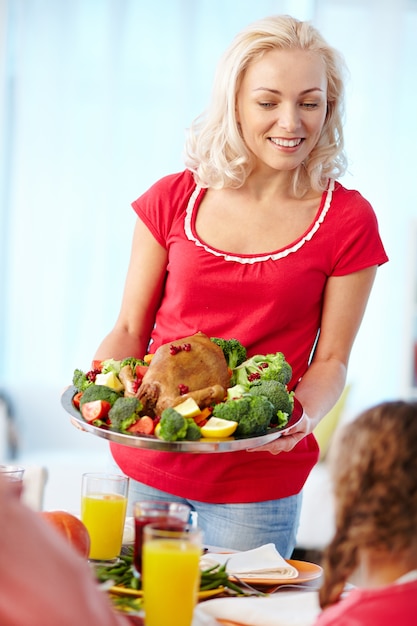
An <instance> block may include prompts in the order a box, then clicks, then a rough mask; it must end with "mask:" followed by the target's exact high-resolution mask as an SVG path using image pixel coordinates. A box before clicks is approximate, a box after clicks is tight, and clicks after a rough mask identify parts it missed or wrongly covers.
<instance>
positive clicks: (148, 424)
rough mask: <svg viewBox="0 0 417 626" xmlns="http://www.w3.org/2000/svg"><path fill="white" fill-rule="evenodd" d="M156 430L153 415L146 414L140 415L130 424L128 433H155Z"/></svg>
mask: <svg viewBox="0 0 417 626" xmlns="http://www.w3.org/2000/svg"><path fill="white" fill-rule="evenodd" d="M154 430H155V423H154V421H153V419H152V418H151V417H149V416H148V415H144V416H143V417H140V418H139V419H138V421H137V422H135V423H134V424H132V426H129V428H128V429H127V432H128V433H134V434H135V435H153V433H154Z"/></svg>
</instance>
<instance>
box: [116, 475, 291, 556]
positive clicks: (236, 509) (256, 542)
mask: <svg viewBox="0 0 417 626" xmlns="http://www.w3.org/2000/svg"><path fill="white" fill-rule="evenodd" d="M301 499H302V496H301V493H300V494H297V495H295V496H290V497H288V498H282V499H280V500H267V501H266V502H249V503H243V504H208V503H206V502H199V501H198V500H187V499H186V498H179V497H177V496H173V495H171V494H170V493H167V492H165V491H159V490H158V489H153V488H152V487H148V486H147V485H143V484H142V483H138V482H136V481H135V480H132V479H130V487H129V513H128V514H129V515H131V514H132V510H133V502H135V501H137V500H169V501H171V502H185V503H187V504H189V505H190V506H191V509H192V511H193V512H195V513H193V516H194V517H195V514H196V515H197V523H198V526H199V527H200V528H202V530H203V533H204V535H203V537H204V539H203V540H204V544H205V545H208V546H216V547H220V548H231V549H232V550H249V549H251V548H257V547H259V546H261V545H264V544H266V543H273V544H275V546H276V549H277V550H278V552H279V553H280V554H281V556H283V557H284V558H286V559H289V558H290V557H291V554H292V552H293V549H294V547H295V542H296V534H297V528H298V523H299V518H300V510H301Z"/></svg>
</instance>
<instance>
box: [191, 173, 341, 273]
mask: <svg viewBox="0 0 417 626" xmlns="http://www.w3.org/2000/svg"><path fill="white" fill-rule="evenodd" d="M334 188H335V180H334V179H333V178H332V179H330V182H329V187H328V189H327V191H326V200H325V202H324V205H323V209H322V210H321V211H320V215H319V216H318V217H317V219H316V220H315V221H314V222H313V224H312V225H311V227H310V229H309V230H308V231H307V233H306V234H305V235H304V237H302V239H300V240H299V241H297V243H295V244H294V245H292V246H289V247H288V248H284V249H283V250H280V251H279V252H273V253H267V254H261V255H259V256H244V255H233V254H228V253H226V252H221V251H220V250H215V249H213V248H211V247H210V246H208V245H206V244H205V243H203V242H202V241H200V239H198V238H197V237H196V236H195V235H194V233H193V230H192V227H191V222H192V217H193V211H194V207H195V203H196V201H197V198H198V196H199V194H200V192H201V190H202V187H201V186H199V185H197V186H196V188H195V189H194V191H193V193H192V195H191V197H190V199H189V201H188V205H187V210H186V213H185V219H184V232H185V235H186V237H187V239H188V240H189V241H193V242H194V243H195V245H196V246H199V247H200V248H204V250H205V251H206V252H208V253H209V254H213V255H214V256H219V257H223V258H224V260H225V261H235V262H237V263H243V264H253V263H260V262H262V261H268V260H272V261H277V260H278V259H282V258H284V257H286V256H288V255H289V254H292V253H293V252H297V250H299V249H300V248H301V247H302V246H303V245H304V244H305V243H306V242H307V241H310V239H311V238H312V237H313V236H314V235H315V233H316V232H317V231H318V229H319V228H320V226H321V224H322V223H323V221H324V218H325V217H326V214H327V212H328V210H329V208H330V204H331V201H332V197H333V191H334Z"/></svg>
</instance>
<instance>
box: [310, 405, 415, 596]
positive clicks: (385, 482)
mask: <svg viewBox="0 0 417 626" xmlns="http://www.w3.org/2000/svg"><path fill="white" fill-rule="evenodd" d="M330 467H331V474H332V479H333V489H334V494H335V515H336V520H335V522H336V530H335V534H334V537H333V539H332V541H331V542H330V544H329V545H328V546H327V548H326V550H325V551H324V555H323V569H324V581H323V585H322V587H321V589H320V592H319V600H320V606H321V607H322V608H326V607H327V606H329V605H331V604H334V603H335V602H337V601H338V600H339V598H340V595H341V593H342V591H343V588H344V586H345V583H346V582H347V580H348V577H349V576H350V575H351V574H352V572H353V571H354V570H355V569H356V566H357V565H358V553H359V550H360V549H361V548H370V549H375V550H385V551H389V552H393V553H394V552H397V551H403V550H406V549H407V548H408V547H409V546H410V545H412V543H413V542H415V540H416V528H417V402H406V401H402V400H399V401H391V402H383V403H381V404H379V405H377V406H375V407H373V408H370V409H368V410H366V411H364V412H363V413H361V414H360V415H359V416H358V417H357V418H356V419H355V420H354V421H352V422H350V423H348V424H346V425H345V426H344V427H343V429H341V431H340V433H339V435H338V437H337V439H336V441H335V446H334V447H333V450H332V453H331V457H330Z"/></svg>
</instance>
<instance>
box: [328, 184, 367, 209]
mask: <svg viewBox="0 0 417 626" xmlns="http://www.w3.org/2000/svg"><path fill="white" fill-rule="evenodd" d="M333 198H334V199H335V200H336V201H337V200H340V201H343V202H344V203H346V202H349V203H352V204H356V205H358V206H367V207H370V206H371V203H370V202H369V201H368V200H367V199H366V198H365V197H364V196H363V195H362V194H361V192H360V191H358V190H357V189H349V188H348V187H345V186H344V185H342V183H340V182H339V181H336V182H335V185H334V191H333Z"/></svg>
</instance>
